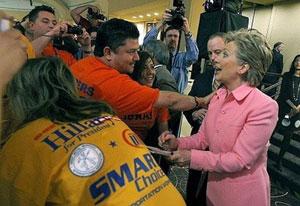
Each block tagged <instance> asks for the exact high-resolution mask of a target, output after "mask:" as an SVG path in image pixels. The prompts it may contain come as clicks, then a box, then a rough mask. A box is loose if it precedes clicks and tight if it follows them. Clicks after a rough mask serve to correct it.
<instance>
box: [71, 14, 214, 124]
mask: <svg viewBox="0 0 300 206" xmlns="http://www.w3.org/2000/svg"><path fill="white" fill-rule="evenodd" d="M138 37H139V31H138V29H137V27H136V26H135V25H134V24H133V23H130V22H128V21H125V20H122V19H111V20H109V21H106V22H105V23H103V24H102V26H101V27H100V29H99V30H98V33H97V38H96V44H95V52H94V54H95V56H93V57H92V56H91V57H87V58H84V59H82V60H80V61H78V62H77V63H75V64H73V65H72V66H71V70H72V72H73V74H74V75H75V77H76V78H77V83H78V89H79V90H80V92H81V93H82V94H83V95H84V96H87V97H90V98H93V99H99V100H104V101H106V102H107V103H108V104H109V105H110V106H111V107H112V108H113V109H114V110H115V112H116V113H117V115H118V116H119V117H121V118H122V119H123V120H124V121H125V122H126V123H127V124H128V125H129V126H131V127H133V128H134V125H131V123H132V122H135V121H136V120H139V119H141V120H144V119H146V118H148V115H149V113H150V112H151V111H152V108H153V107H156V108H161V107H169V108H171V109H174V110H189V109H191V108H194V107H197V106H200V105H205V104H207V102H208V99H209V98H198V97H190V96H185V95H180V94H178V93H176V92H168V91H159V90H158V89H153V88H149V87H147V86H142V85H140V84H138V83H137V82H135V81H133V80H132V79H131V78H130V77H129V76H128V75H127V74H130V73H132V72H133V69H134V64H135V62H136V61H138V60H139V55H138V53H137V51H138V50H139V43H138ZM125 117H126V118H125ZM128 117H130V118H128ZM133 120H134V121H133Z"/></svg>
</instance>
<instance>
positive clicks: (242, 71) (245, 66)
mask: <svg viewBox="0 0 300 206" xmlns="http://www.w3.org/2000/svg"><path fill="white" fill-rule="evenodd" d="M249 69H250V65H249V64H247V63H245V64H242V66H241V68H240V69H239V74H241V75H242V74H245V73H247V72H248V70H249Z"/></svg>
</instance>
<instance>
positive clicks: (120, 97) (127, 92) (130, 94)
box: [71, 56, 159, 128]
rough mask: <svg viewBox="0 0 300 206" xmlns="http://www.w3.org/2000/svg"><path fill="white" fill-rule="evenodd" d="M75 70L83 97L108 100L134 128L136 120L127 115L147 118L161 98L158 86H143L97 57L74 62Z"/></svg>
mask: <svg viewBox="0 0 300 206" xmlns="http://www.w3.org/2000/svg"><path fill="white" fill-rule="evenodd" d="M71 70H72V72H73V74H74V76H75V77H76V79H77V86H78V89H79V90H80V92H81V94H82V95H83V96H86V97H91V98H93V99H98V100H103V101H105V102H107V103H108V104H109V105H110V106H111V107H112V108H113V109H114V110H115V112H116V113H117V115H118V116H119V117H121V118H122V119H123V120H124V121H125V122H126V123H127V124H128V125H129V126H130V127H131V128H134V127H135V124H136V119H128V118H127V119H125V117H126V116H128V115H135V116H138V117H141V118H139V119H143V117H144V116H146V115H147V113H151V112H152V109H153V105H154V103H155V102H156V101H157V99H158V95H159V90H158V89H152V88H149V87H147V86H142V85H140V84H139V83H137V82H135V81H133V80H132V79H131V78H130V77H129V76H128V75H127V74H120V73H119V72H118V71H117V70H116V69H113V68H111V67H109V66H107V65H105V64H104V63H102V62H101V61H100V60H99V59H97V58H96V57H94V56H90V57H86V58H84V59H82V60H80V61H78V62H77V63H75V64H73V65H72V66H71Z"/></svg>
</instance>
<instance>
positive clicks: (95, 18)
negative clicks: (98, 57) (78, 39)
mask: <svg viewBox="0 0 300 206" xmlns="http://www.w3.org/2000/svg"><path fill="white" fill-rule="evenodd" d="M85 11H87V18H84V17H83V16H82V13H83V12H85ZM71 16H72V18H73V20H74V21H75V23H76V24H78V25H80V26H82V27H83V28H85V29H86V31H87V32H88V33H89V34H90V36H91V40H92V47H94V46H95V41H96V36H97V30H98V28H99V26H100V25H101V24H102V23H103V22H104V21H106V20H107V18H106V17H105V16H104V15H103V14H102V13H101V12H100V9H99V8H98V7H96V6H94V5H84V6H80V7H76V8H75V9H73V10H71Z"/></svg>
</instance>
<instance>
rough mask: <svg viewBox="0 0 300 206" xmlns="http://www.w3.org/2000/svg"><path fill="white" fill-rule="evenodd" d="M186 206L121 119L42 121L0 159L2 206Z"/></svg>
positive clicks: (16, 138)
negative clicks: (73, 121) (60, 122)
mask: <svg viewBox="0 0 300 206" xmlns="http://www.w3.org/2000/svg"><path fill="white" fill-rule="evenodd" d="M45 203H50V204H54V205H84V206H87V205H109V206H114V205H116V206H123V205H124V206H126V205H130V206H136V205H146V206H147V205H149V206H159V205H164V206H167V205H170V206H171V205H172V206H173V205H176V206H177V205H178V206H182V205H185V203H184V200H183V198H182V197H181V195H180V194H179V192H178V191H177V190H176V188H175V187H174V186H173V185H172V183H171V182H170V180H169V179H168V178H167V176H166V175H165V174H164V173H163V171H162V170H161V168H160V167H159V166H158V164H157V163H156V162H155V160H154V158H153V157H152V155H151V154H150V152H149V151H148V149H146V148H145V146H144V144H143V143H142V141H141V140H140V139H139V138H138V136H137V135H136V134H134V133H133V132H132V131H131V130H130V129H129V128H128V126H126V124H124V123H123V122H122V121H121V120H120V119H118V118H117V117H112V116H103V117H97V118H93V119H89V120H83V121H80V122H77V123H62V124H57V123H53V122H51V121H50V120H47V119H38V120H35V121H33V122H31V123H28V124H27V125H25V127H24V128H22V129H20V130H18V131H17V132H16V133H14V134H12V136H11V137H10V139H9V140H8V142H7V143H6V144H5V146H4V147H3V149H2V151H1V156H0V205H14V206H15V205H45Z"/></svg>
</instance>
